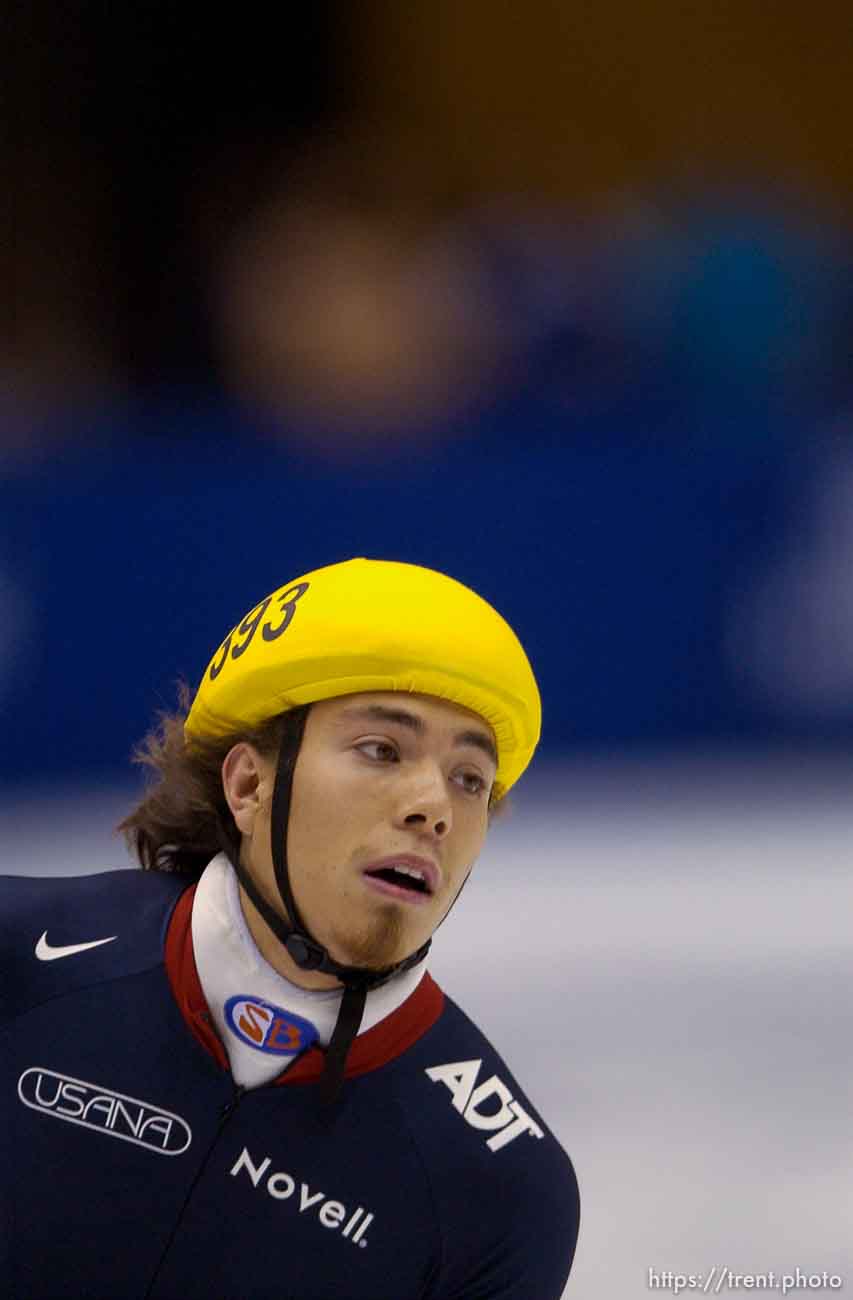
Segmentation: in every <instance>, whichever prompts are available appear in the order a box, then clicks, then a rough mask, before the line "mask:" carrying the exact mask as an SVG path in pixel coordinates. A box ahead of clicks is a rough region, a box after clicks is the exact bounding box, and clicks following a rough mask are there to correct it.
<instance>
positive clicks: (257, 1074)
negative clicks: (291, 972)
mask: <svg viewBox="0 0 853 1300" xmlns="http://www.w3.org/2000/svg"><path fill="white" fill-rule="evenodd" d="M192 939H193V953H194V956H195V963H196V968H197V970H198V977H199V980H200V981H201V987H202V990H203V992H204V996H205V999H206V1001H207V1005H208V1006H209V1007H210V1011H211V1014H212V1016H213V1020H214V1024H215V1025H216V1029H217V1032H218V1033H219V1037H220V1038H221V1039H222V1042H223V1043H224V1045H225V1050H226V1051H227V1053H228V1059H229V1062H230V1064H231V1073H232V1075H233V1076H234V1080H235V1082H236V1083H238V1084H241V1085H242V1086H243V1087H247V1088H253V1087H258V1086H259V1085H260V1084H263V1083H269V1082H270V1080H272V1079H274V1078H276V1077H277V1076H278V1075H279V1074H281V1072H282V1070H285V1069H287V1067H288V1065H290V1064H291V1062H292V1061H293V1060H294V1059H295V1057H294V1055H292V1054H287V1049H286V1047H285V1042H286V1041H287V1042H292V1043H296V1042H297V1040H300V1041H301V1042H302V1043H304V1042H306V1039H307V1040H309V1041H310V1040H311V1039H312V1038H314V1037H316V1040H317V1042H319V1044H320V1045H321V1046H322V1047H326V1046H328V1043H329V1040H330V1038H331V1036H332V1030H333V1029H334V1027H335V1022H336V1020H337V1018H338V1010H339V1008H340V1004H341V998H342V996H343V994H342V991H341V990H340V989H328V990H312V989H303V988H300V987H299V986H298V985H297V984H293V983H291V981H290V980H288V979H285V977H284V976H283V975H280V974H279V973H278V971H276V970H274V969H273V967H272V966H270V964H269V962H268V961H267V960H266V958H265V957H263V956H262V954H261V952H260V951H259V949H258V947H257V945H256V944H255V941H254V939H253V938H252V936H251V933H250V932H249V927H248V925H247V924H246V918H245V916H244V915H243V909H242V907H241V905H240V891H239V886H238V883H237V875H236V872H235V871H234V868H233V867H232V865H231V863H230V862H229V861H228V858H227V857H226V856H225V854H224V853H220V854H217V856H216V857H215V858H214V859H213V860H212V861H211V862H210V863H209V864H208V866H207V867H206V868H205V869H204V871H203V872H202V875H201V879H200V880H199V882H198V887H197V889H196V892H195V897H194V899H193V911H192ZM425 974H426V964H425V960H424V961H421V962H419V963H418V965H417V966H414V967H412V969H411V970H408V971H404V972H403V973H402V974H400V975H395V976H394V977H393V978H392V979H390V980H388V982H387V983H386V984H382V985H381V986H380V987H379V988H378V989H371V991H370V992H369V993H368V995H367V1002H366V1004H365V1008H364V1016H363V1017H362V1022H361V1028H360V1030H359V1033H364V1032H365V1031H366V1030H368V1029H371V1028H372V1027H373V1026H374V1025H376V1024H378V1023H379V1021H380V1020H384V1019H385V1017H386V1016H389V1015H390V1014H391V1012H392V1011H396V1010H397V1008H398V1007H399V1006H401V1005H402V1003H403V1002H405V1001H406V999H407V998H408V997H410V996H411V995H412V993H414V991H415V989H416V988H417V986H418V984H419V983H420V982H421V980H422V979H423V977H424V975H425ZM244 1002H245V1004H247V1005H244ZM229 1003H230V1007H229V1006H228V1005H227V1004H229ZM279 1010H280V1011H281V1012H283V1013H284V1017H283V1018H278V1020H279V1027H278V1029H277V1028H276V1022H277V1017H276V1014H275V1013H276V1012H277V1011H279ZM288 1013H289V1017H288ZM282 1024H284V1025H285V1028H286V1032H287V1034H289V1035H290V1038H289V1039H287V1040H286V1039H285V1038H283V1036H282V1031H281V1025H282ZM241 1025H242V1026H243V1027H244V1028H247V1029H248V1031H249V1034H251V1035H252V1037H261V1038H262V1042H261V1043H260V1044H259V1045H258V1046H253V1044H252V1041H251V1039H250V1037H249V1036H248V1035H247V1034H246V1033H245V1032H242V1031H241V1029H240V1026H241ZM293 1026H295V1028H294V1027H293ZM299 1030H301V1035H300V1033H299V1032H297V1031H299ZM301 1050H302V1048H301V1046H300V1047H299V1048H298V1049H297V1054H298V1052H299V1051H301ZM283 1053H284V1054H283Z"/></svg>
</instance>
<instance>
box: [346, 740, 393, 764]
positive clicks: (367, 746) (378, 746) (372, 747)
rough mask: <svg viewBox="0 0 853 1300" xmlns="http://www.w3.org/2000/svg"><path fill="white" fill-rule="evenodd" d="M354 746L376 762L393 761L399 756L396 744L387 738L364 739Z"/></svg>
mask: <svg viewBox="0 0 853 1300" xmlns="http://www.w3.org/2000/svg"><path fill="white" fill-rule="evenodd" d="M356 748H357V749H358V750H360V752H361V753H362V754H366V755H367V757H368V758H372V759H374V760H375V761H376V762H377V763H394V762H396V761H397V759H398V758H399V755H398V753H397V747H396V745H392V744H391V742H390V741H388V740H365V741H363V742H362V743H361V744H360V745H357V746H356Z"/></svg>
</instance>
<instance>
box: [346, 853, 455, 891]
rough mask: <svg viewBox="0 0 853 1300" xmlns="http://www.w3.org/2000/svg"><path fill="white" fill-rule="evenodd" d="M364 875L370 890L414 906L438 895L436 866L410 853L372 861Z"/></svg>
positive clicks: (365, 869)
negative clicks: (401, 899)
mask: <svg viewBox="0 0 853 1300" xmlns="http://www.w3.org/2000/svg"><path fill="white" fill-rule="evenodd" d="M362 874H363V876H364V879H365V881H366V882H367V884H368V885H369V886H370V887H371V888H373V889H376V890H377V891H378V892H380V893H384V894H387V895H389V896H391V897H396V898H403V899H405V900H406V901H407V902H412V903H419V902H426V901H427V899H428V898H430V897H431V896H432V894H434V893H435V890H436V887H437V885H438V881H439V872H438V868H437V867H436V865H435V863H433V862H430V861H429V859H427V858H419V857H416V856H415V855H414V854H411V853H404V854H401V855H400V856H399V857H394V856H389V857H387V858H382V859H381V860H380V861H379V862H372V863H371V864H370V865H369V866H367V867H365V868H364V871H363V873H362Z"/></svg>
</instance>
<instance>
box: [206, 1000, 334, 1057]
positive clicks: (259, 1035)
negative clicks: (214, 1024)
mask: <svg viewBox="0 0 853 1300" xmlns="http://www.w3.org/2000/svg"><path fill="white" fill-rule="evenodd" d="M225 1023H226V1024H227V1025H228V1028H229V1029H230V1030H231V1032H232V1033H233V1034H234V1035H235V1037H237V1038H239V1039H240V1041H241V1042H243V1043H246V1044H247V1046H249V1047H254V1048H256V1049H257V1051H259V1052H266V1053H267V1054H268V1055H270V1056H296V1055H298V1054H299V1053H300V1052H304V1051H305V1049H306V1047H310V1046H311V1044H312V1043H314V1042H316V1040H317V1029H316V1026H315V1025H312V1023H311V1021H310V1020H303V1018H302V1017H301V1016H297V1015H294V1013H293V1012H292V1011H285V1010H284V1008H283V1007H277V1006H276V1005H275V1004H274V1003H273V1002H266V1001H265V1000H264V999H263V998H253V997H252V996H251V995H250V994H245V993H237V994H235V996H234V997H233V998H229V999H228V1001H227V1002H226V1003H225Z"/></svg>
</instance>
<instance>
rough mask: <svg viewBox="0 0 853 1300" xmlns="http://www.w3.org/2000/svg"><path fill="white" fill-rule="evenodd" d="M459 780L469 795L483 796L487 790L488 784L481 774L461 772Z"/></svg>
mask: <svg viewBox="0 0 853 1300" xmlns="http://www.w3.org/2000/svg"><path fill="white" fill-rule="evenodd" d="M458 780H459V784H460V785H461V786H462V788H463V790H465V791H466V792H467V793H468V794H481V793H482V791H483V790H485V788H486V782H485V781H484V780H483V778H482V777H481V776H480V773H479V772H460V773H459V777H458Z"/></svg>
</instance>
